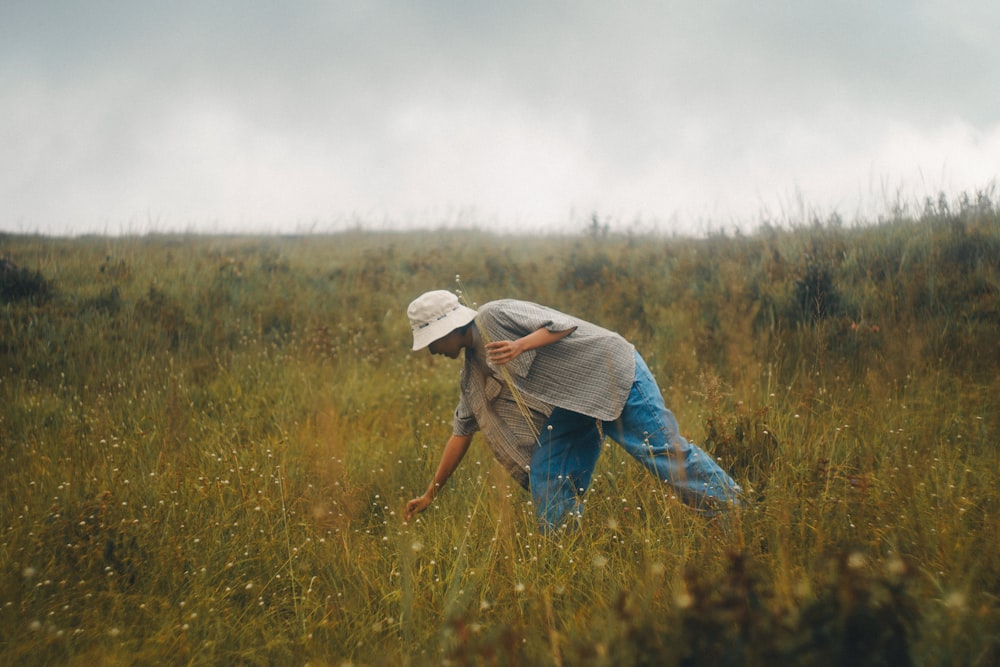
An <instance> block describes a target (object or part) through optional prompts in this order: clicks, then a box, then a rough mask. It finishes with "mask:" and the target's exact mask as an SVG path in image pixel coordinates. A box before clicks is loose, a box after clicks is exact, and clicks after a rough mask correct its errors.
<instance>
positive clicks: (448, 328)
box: [413, 305, 476, 351]
mask: <svg viewBox="0 0 1000 667" xmlns="http://www.w3.org/2000/svg"><path fill="white" fill-rule="evenodd" d="M474 319H476V311H474V310H473V309H472V308H469V307H467V306H462V305H459V306H458V308H456V309H455V310H453V311H451V312H450V313H448V314H447V315H446V316H445V317H443V318H441V319H440V320H435V321H434V322H430V323H428V324H425V325H424V326H422V327H420V328H419V329H414V330H413V350H414V351H416V350H422V349H424V348H425V347H427V346H428V345H430V344H431V343H433V342H434V341H436V340H437V339H439V338H444V337H445V336H447V335H448V334H450V333H451V332H452V331H454V330H455V329H457V328H459V327H464V326H465V325H466V324H468V323H469V322H471V321H472V320H474Z"/></svg>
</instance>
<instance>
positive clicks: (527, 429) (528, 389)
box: [405, 290, 741, 530]
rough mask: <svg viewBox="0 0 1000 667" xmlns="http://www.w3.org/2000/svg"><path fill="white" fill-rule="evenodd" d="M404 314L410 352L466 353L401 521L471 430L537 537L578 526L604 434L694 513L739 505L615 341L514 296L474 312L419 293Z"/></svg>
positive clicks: (441, 295)
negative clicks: (431, 463)
mask: <svg viewBox="0 0 1000 667" xmlns="http://www.w3.org/2000/svg"><path fill="white" fill-rule="evenodd" d="M407 316H408V318H409V320H410V325H411V327H412V330H413V350H414V351H416V350H421V349H424V348H429V349H430V352H431V354H435V355H443V356H446V357H449V358H452V359H457V358H458V357H459V355H460V354H461V353H462V352H463V351H464V353H465V360H464V365H463V368H462V375H461V381H460V389H461V392H460V397H459V401H458V406H457V407H456V409H455V414H454V421H453V427H452V435H451V437H450V438H449V439H448V441H447V442H446V443H445V446H444V450H443V452H442V454H441V459H440V462H439V464H438V467H437V471H436V472H435V474H434V478H433V480H432V481H431V483H430V485H429V486H428V487H427V490H426V491H425V492H424V493H423V494H422V495H421V496H418V497H416V498H413V499H412V500H410V501H409V502H408V503H407V504H406V511H405V517H406V520H407V521H408V520H410V519H411V518H412V517H413V516H414V515H416V514H417V513H419V512H422V511H423V510H425V509H426V508H427V507H428V506H429V505H430V504H431V502H432V501H433V500H434V498H435V496H436V495H437V493H438V491H439V490H440V489H441V488H442V487H443V486H444V485H445V483H446V482H447V481H448V478H449V477H451V475H452V473H454V471H455V470H456V469H457V467H458V465H459V464H460V463H461V461H462V458H463V457H464V456H465V453H466V451H467V450H468V448H469V445H470V443H471V441H472V437H473V434H474V433H476V432H477V431H479V432H482V433H483V435H484V437H485V439H486V441H487V443H488V445H489V446H490V449H491V450H492V451H493V454H494V456H495V457H496V459H497V460H498V461H499V462H500V463H501V464H502V465H503V466H504V467H505V468H506V470H507V471H508V472H509V473H510V474H511V476H512V477H513V478H514V479H515V480H516V481H517V482H518V483H519V484H520V485H521V486H523V487H524V488H525V489H527V490H529V491H530V493H531V497H532V502H533V505H534V508H535V512H536V514H537V516H538V519H539V523H540V527H541V528H542V530H551V529H554V528H558V527H562V526H566V525H572V524H573V523H576V522H578V521H579V520H580V518H581V517H582V514H583V495H584V493H585V492H586V490H587V489H588V488H589V486H590V482H591V478H592V476H593V473H594V467H595V465H596V464H597V460H598V457H599V455H600V452H601V446H602V443H603V441H604V437H605V436H608V437H610V438H611V439H612V440H614V441H615V442H617V443H618V444H619V445H620V446H621V447H622V448H623V449H624V450H625V451H626V452H628V453H629V454H630V455H631V456H632V457H634V458H635V459H636V460H638V461H639V462H640V463H641V464H642V465H643V466H645V467H646V468H647V469H648V470H649V471H650V472H651V473H653V474H654V475H655V476H656V477H657V478H658V479H659V480H662V482H664V483H665V484H667V485H669V486H670V487H671V488H672V489H673V490H674V492H675V493H676V495H677V496H678V497H679V498H680V499H681V500H682V501H683V502H684V503H686V504H687V505H689V506H691V507H693V508H694V509H696V510H698V511H699V512H702V513H705V514H706V515H714V514H716V513H718V512H719V511H723V510H726V509H730V508H733V507H735V506H738V505H739V504H740V500H739V496H740V494H741V489H740V487H739V485H738V484H736V482H734V481H733V480H732V478H730V476H729V475H728V474H726V472H725V471H723V470H722V469H721V468H720V467H719V465H718V464H717V463H716V462H715V461H714V460H713V459H712V458H711V457H710V456H709V455H708V454H707V453H706V452H704V451H703V450H702V449H700V448H699V447H697V446H696V445H694V444H692V443H690V442H688V441H687V440H686V439H684V438H683V437H682V436H681V434H680V431H679V428H678V424H677V420H676V419H675V417H674V415H673V413H672V412H671V411H670V410H668V409H667V407H666V406H665V404H664V400H663V396H662V394H661V393H660V389H659V387H658V386H657V384H656V381H655V380H654V379H653V376H652V374H651V373H650V371H649V368H648V367H647V365H646V362H645V361H643V359H642V357H641V356H640V355H639V353H638V352H637V351H636V350H635V348H634V347H633V346H632V344H630V343H629V342H628V341H626V340H625V339H624V338H623V337H622V336H620V335H619V334H617V333H614V332H612V331H609V330H607V329H604V328H602V327H599V326H597V325H595V324H591V323H590V322H586V321H584V320H582V319H578V318H576V317H573V316H570V315H566V314H564V313H561V312H559V311H557V310H554V309H552V308H548V307H546V306H541V305H538V304H535V303H531V302H527V301H520V300H515V299H502V300H498V301H492V302H490V303H486V304H484V305H482V306H480V307H479V308H478V310H473V309H472V308H469V307H467V306H465V305H463V304H462V303H460V301H459V299H458V297H457V296H456V295H455V294H453V293H451V292H449V291H447V290H434V291H431V292H426V293H425V294H422V295H421V296H419V297H418V298H417V299H415V300H414V301H413V302H412V303H410V305H409V307H408V308H407Z"/></svg>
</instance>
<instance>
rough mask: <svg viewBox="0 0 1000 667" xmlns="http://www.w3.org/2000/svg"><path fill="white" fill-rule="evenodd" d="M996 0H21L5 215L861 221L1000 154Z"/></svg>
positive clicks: (15, 15)
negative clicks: (816, 216)
mask: <svg viewBox="0 0 1000 667" xmlns="http://www.w3.org/2000/svg"><path fill="white" fill-rule="evenodd" d="M998 34H1000V3H998V2H996V0H928V1H904V0H859V1H857V2H854V1H840V0H820V1H813V0H788V1H786V2H777V1H774V0H755V1H753V2H750V1H748V0H721V1H712V0H701V1H698V0H691V1H690V2H687V1H671V0H662V1H660V2H612V1H610V0H608V1H601V2H596V1H595V2H569V1H568V0H564V1H561V2H543V1H541V0H537V1H526V2H519V1H504V2H496V1H491V2H480V1H474V0H464V1H459V0H454V1H445V0H424V1H421V0H408V1H407V0H398V1H396V2H392V1H370V2H364V1H358V2H305V1H299V2H277V1H276V2H263V1H257V2H249V1H247V2H242V1H241V2H211V1H209V0H198V1H195V2H188V1H184V0H172V1H170V2H154V1H147V0H143V1H135V2H132V1H130V2H101V1H97V0H87V1H85V0H78V1H75V2H60V1H57V0H23V1H22V0H0V230H6V231H15V232H42V233H51V234H67V233H68V234H79V233H90V232H98V233H104V232H108V233H115V234H117V233H122V232H126V233H128V232H134V233H141V232H144V231H147V230H154V231H202V230H204V231H214V230H225V231H236V230H248V231H274V232H279V231H280V232H294V231H303V230H310V229H314V230H316V231H329V230H333V229H338V228H343V227H345V226H353V225H355V224H357V223H360V224H362V225H363V226H369V227H373V228H383V227H392V226H399V227H414V226H439V225H476V226H479V227H482V228H491V227H498V228H502V229H522V228H523V229H532V230H535V229H560V228H574V226H575V228H580V227H581V226H582V224H583V222H585V221H586V220H587V219H589V217H590V215H591V214H592V213H595V212H596V213H597V214H598V215H599V216H600V217H601V218H602V219H607V220H610V221H612V222H614V223H616V224H621V225H623V226H629V225H632V226H635V225H639V226H645V227H649V228H655V229H658V230H661V231H667V232H673V231H676V232H680V233H689V232H695V233H697V232H699V231H705V230H706V228H710V229H718V228H720V227H730V228H731V227H732V226H734V225H737V224H740V225H743V226H745V227H752V226H753V225H755V224H756V223H758V222H759V221H760V220H761V219H764V218H770V219H772V220H776V221H779V222H780V221H783V220H785V221H787V220H793V221H794V220H795V219H796V218H797V217H798V216H799V215H801V212H802V206H803V205H804V206H805V208H806V209H807V210H809V211H814V212H818V213H820V214H821V215H822V216H824V217H825V216H826V215H827V214H829V213H830V212H833V211H836V212H837V213H838V214H839V215H840V216H841V217H842V218H844V219H845V220H846V221H852V220H854V219H856V218H858V217H861V218H869V217H870V216H872V215H877V213H878V212H881V211H884V210H886V208H887V207H888V206H889V205H890V204H891V203H893V202H894V201H895V200H896V198H897V197H901V198H902V199H904V200H905V201H906V202H908V203H913V202H919V201H920V200H922V199H923V197H925V196H934V197H936V196H937V194H938V193H939V192H942V191H943V192H945V193H947V194H949V195H950V196H954V195H956V194H958V193H960V192H970V193H974V192H975V191H976V190H979V189H984V188H987V187H991V186H993V185H995V184H996V183H997V179H998V176H1000V39H997V35H998Z"/></svg>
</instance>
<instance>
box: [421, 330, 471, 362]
mask: <svg viewBox="0 0 1000 667" xmlns="http://www.w3.org/2000/svg"><path fill="white" fill-rule="evenodd" d="M462 347H464V345H463V340H462V332H461V330H460V329H455V330H454V331H452V332H451V333H450V334H448V335H447V336H444V337H442V338H438V339H437V340H436V341H434V342H433V343H431V344H430V346H429V349H430V351H431V354H440V355H443V356H445V357H448V358H450V359H457V358H458V355H459V353H460V352H461V351H462Z"/></svg>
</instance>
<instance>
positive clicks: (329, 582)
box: [0, 198, 1000, 665]
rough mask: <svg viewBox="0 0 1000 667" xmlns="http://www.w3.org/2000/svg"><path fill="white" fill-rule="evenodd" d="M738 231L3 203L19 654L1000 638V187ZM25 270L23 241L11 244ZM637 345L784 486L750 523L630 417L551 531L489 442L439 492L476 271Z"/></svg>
mask: <svg viewBox="0 0 1000 667" xmlns="http://www.w3.org/2000/svg"><path fill="white" fill-rule="evenodd" d="M954 208H956V209H957V210H956V211H951V210H948V208H947V206H943V205H940V204H933V205H932V204H929V205H928V208H927V210H925V211H924V212H923V214H921V215H920V216H917V217H910V218H906V217H897V218H893V219H889V220H883V221H879V222H878V223H877V224H871V225H863V226H856V227H845V226H844V225H842V224H838V223H837V221H831V222H828V223H824V224H815V225H810V226H806V227H795V228H784V229H783V228H775V227H767V228H764V229H763V230H761V231H760V232H758V233H755V234H754V235H752V236H741V237H727V236H723V235H714V236H711V237H709V238H705V239H683V238H674V239H667V238H658V237H654V236H644V235H614V234H609V235H604V234H596V235H594V234H592V235H590V236H587V235H581V236H579V237H537V238H529V237H515V236H493V235H489V234H486V233H482V232H477V231H441V232H435V233H430V234H427V233H425V234H405V233H400V234H368V233H364V232H351V233H344V234H339V235H335V236H319V237H312V236H309V237H266V238H265V237H260V238H257V237H246V238H243V237H218V238H216V237H197V236H192V237H187V236H181V237H173V236H148V237H128V238H99V237H87V238H81V239H53V238H43V237H33V236H12V235H0V257H5V258H7V259H9V260H10V261H12V262H13V263H14V265H15V266H16V267H17V270H16V273H15V272H14V271H13V270H6V272H4V273H2V275H0V279H2V280H3V281H5V282H3V284H2V285H0V287H3V290H2V291H0V295H2V299H0V405H2V406H3V409H2V411H0V443H2V444H0V446H2V457H3V467H2V472H0V475H2V485H0V531H2V537H0V556H2V557H0V662H2V663H4V664H23V665H33V664H74V665H76V664H78V665H91V664H154V663H158V664H164V663H166V664H247V665H251V664H261V665H265V664H307V663H308V664H313V665H340V664H345V663H350V664H354V665H364V664H374V665H378V664H400V665H437V664H442V663H449V664H484V663H485V664H518V663H520V664H540V665H559V664H565V665H571V664H572V665H580V664H585V665H612V664H614V665H628V664H649V663H651V662H652V663H655V664H664V665H670V664H692V665H694V664H765V663H769V664H809V665H819V664H830V663H831V662H833V663H835V664H838V661H846V660H850V661H852V662H856V663H858V664H906V663H907V661H908V662H910V663H912V664H918V665H952V664H955V665H958V664H961V665H988V664H995V662H996V661H997V660H998V659H1000V600H998V598H1000V530H998V528H1000V522H998V510H1000V492H998V490H997V489H998V482H1000V479H998V470H1000V448H998V446H997V439H998V434H1000V400H998V398H997V396H1000V382H998V377H1000V213H998V211H997V207H996V205H995V204H994V203H992V202H991V201H990V200H989V199H988V198H987V199H983V198H980V199H979V200H978V201H976V202H971V201H968V200H965V201H963V202H960V205H959V206H956V207H954ZM0 270H3V267H0ZM456 274H460V275H461V278H462V282H463V283H464V285H465V286H466V287H467V290H468V296H469V297H470V298H472V299H473V300H474V301H477V302H480V303H481V302H485V301H487V300H490V299H493V298H500V297H508V296H510V297H516V298H523V299H530V300H534V301H538V302H540V303H545V304H547V305H551V306H554V307H556V308H559V309H562V310H565V311H567V312H571V313H573V314H577V315H579V316H581V317H584V318H587V319H590V320H592V321H594V322H597V323H599V324H602V325H604V326H607V327H609V328H612V329H615V330H618V331H620V332H622V333H623V334H624V335H626V336H627V337H628V338H629V339H630V340H632V341H633V342H635V343H636V345H637V347H638V348H639V349H640V350H641V351H642V352H643V354H644V356H645V357H646V358H647V361H649V363H650V366H651V368H652V369H653V371H654V373H655V374H656V376H657V378H658V380H659V381H660V383H661V385H662V387H663V389H664V394H665V396H666V399H667V404H668V406H670V407H671V408H672V409H673V410H674V412H675V413H676V414H677V416H678V419H679V421H680V423H681V427H682V429H683V430H684V431H685V434H686V435H687V436H688V437H690V438H691V439H692V440H694V441H696V442H699V443H702V444H704V446H705V447H706V448H707V449H708V450H710V451H711V452H713V453H714V454H715V455H716V456H717V457H718V458H719V460H720V461H721V462H722V463H723V464H724V465H725V466H727V467H729V468H730V469H731V470H732V471H733V473H734V474H735V475H736V476H737V478H738V479H739V480H740V481H741V482H742V483H743V484H744V485H745V486H746V487H747V488H748V489H750V490H751V494H752V496H753V498H754V502H753V503H752V504H751V505H750V506H749V507H748V509H747V510H746V511H745V512H743V513H741V514H739V515H737V516H734V517H732V521H731V525H730V526H728V527H727V526H723V525H720V522H711V521H710V522H706V521H704V520H702V519H700V518H698V517H695V516H692V515H691V514H690V513H689V511H688V510H686V509H685V508H684V507H683V506H681V505H679V504H678V503H677V502H676V501H675V500H673V499H672V498H671V497H670V495H669V493H667V494H664V493H662V491H661V490H660V489H658V488H657V485H656V484H654V483H652V480H651V478H650V477H649V476H648V475H647V474H646V473H645V472H643V471H642V470H641V469H640V468H639V466H638V465H637V464H636V463H635V462H634V461H632V460H630V459H628V457H627V456H625V455H624V454H623V453H622V452H621V451H620V450H618V449H617V448H616V447H615V446H613V445H609V446H608V447H607V448H606V450H605V453H604V456H602V458H601V461H600V463H599V467H598V470H597V474H596V475H595V481H594V484H593V487H592V489H591V491H590V492H589V494H588V496H587V511H586V515H585V521H584V525H583V528H582V529H581V530H580V531H578V532H576V533H571V534H562V533H557V534H555V535H545V536H543V535H540V534H539V533H538V532H537V530H536V528H535V523H534V520H533V514H532V508H531V506H530V502H529V498H528V497H527V495H526V494H525V493H524V492H523V491H522V490H521V489H520V488H519V487H516V486H513V487H512V486H511V483H510V482H509V480H508V479H507V477H506V476H505V474H504V473H503V471H502V470H501V469H500V468H499V466H497V465H495V464H494V463H493V462H492V460H491V457H490V454H489V450H488V449H487V448H486V446H485V444H484V443H482V442H479V441H478V440H477V442H476V443H475V444H474V445H473V448H472V450H470V453H469V455H468V456H467V458H466V461H465V462H464V463H463V465H462V467H461V468H460V469H459V471H458V472H457V473H456V475H455V477H454V478H453V479H452V480H451V482H450V483H449V485H448V487H447V489H446V490H445V491H444V492H443V493H442V494H441V495H440V497H439V498H438V499H437V500H436V502H435V503H434V505H433V506H432V507H431V508H430V509H429V510H428V511H427V512H426V513H424V514H423V515H420V517H419V518H418V519H416V520H415V521H413V522H411V523H410V524H409V525H407V524H404V523H403V521H402V519H401V516H402V510H403V507H404V504H405V502H406V500H408V499H409V498H411V497H413V496H415V495H418V494H419V493H420V492H421V491H422V490H423V489H424V488H425V487H426V485H427V482H428V481H429V480H430V478H431V475H432V473H433V470H434V468H435V467H436V464H437V458H438V456H439V453H440V447H441V445H442V444H443V442H444V440H445V439H446V438H447V436H448V435H449V433H450V422H451V413H452V410H453V408H454V403H455V401H456V399H457V374H458V369H459V364H458V362H451V361H449V360H441V359H432V358H430V357H429V355H427V354H426V353H424V354H413V353H410V352H409V342H410V333H409V327H408V323H407V322H406V318H405V307H406V304H407V303H408V302H409V301H410V300H411V299H412V298H413V297H415V296H416V295H418V294H419V293H420V292H422V291H425V290H427V289H434V288H442V287H444V288H448V287H453V286H454V285H455V275H456Z"/></svg>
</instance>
